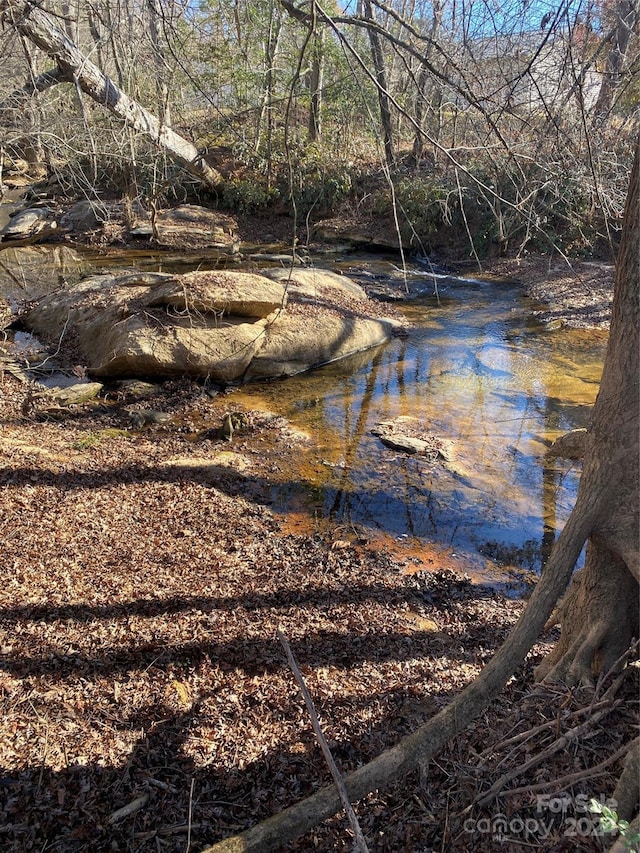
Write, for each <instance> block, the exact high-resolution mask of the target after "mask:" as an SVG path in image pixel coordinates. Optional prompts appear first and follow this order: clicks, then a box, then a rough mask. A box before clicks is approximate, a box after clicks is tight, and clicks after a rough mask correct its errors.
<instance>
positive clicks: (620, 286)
mask: <svg viewBox="0 0 640 853" xmlns="http://www.w3.org/2000/svg"><path fill="white" fill-rule="evenodd" d="M639 319H640V146H638V148H637V150H636V156H635V161H634V165H633V169H632V175H631V183H630V188H629V192H628V196H627V204H626V211H625V222H624V228H623V235H622V244H621V247H620V251H619V255H618V263H617V271H616V285H615V293H614V303H613V312H612V319H611V331H610V339H609V346H608V349H607V355H606V358H605V363H604V370H603V375H602V382H601V386H600V392H599V394H598V397H597V399H596V403H595V406H594V409H593V415H592V418H591V423H590V426H589V429H588V439H587V447H586V452H585V459H584V465H583V472H582V477H581V480H580V487H579V490H578V496H577V498H576V503H575V507H574V509H573V511H572V513H571V515H570V517H569V519H568V521H567V524H566V525H565V527H564V529H563V530H562V532H561V533H560V535H559V537H558V539H557V541H556V543H555V545H554V547H553V550H552V553H551V555H550V557H549V560H548V562H547V565H546V567H545V569H544V572H543V574H542V577H541V579H540V581H539V583H538V585H537V587H536V589H535V590H534V592H533V594H532V596H531V599H530V601H529V604H528V606H527V608H526V610H525V612H524V613H523V615H522V617H521V618H520V620H519V622H518V623H517V625H516V626H515V627H514V628H513V630H512V632H511V634H510V636H509V638H508V639H507V641H506V642H505V644H504V645H503V646H502V647H501V648H500V650H499V651H498V652H497V653H496V655H495V656H494V657H493V658H492V660H491V661H490V662H489V663H488V664H487V666H486V667H485V668H484V670H483V671H482V672H481V673H480V675H479V676H478V677H477V678H476V680H475V681H474V682H472V683H471V684H470V685H469V686H468V687H467V688H466V689H465V690H464V691H463V692H462V693H461V694H460V695H459V696H458V697H457V698H456V699H454V700H453V701H452V702H451V703H450V704H449V705H448V706H447V707H446V708H444V709H443V710H442V711H441V712H440V713H439V714H437V715H436V716H435V717H433V718H432V719H431V720H429V722H428V723H426V724H425V725H423V726H422V727H421V728H419V729H418V730H417V731H415V732H414V733H413V734H411V735H409V736H407V737H406V738H404V739H403V740H401V741H400V742H399V743H398V744H397V745H396V746H394V747H393V748H392V749H390V750H387V751H386V752H384V753H382V755H380V756H378V757H377V758H375V759H374V760H373V761H371V762H370V763H369V764H366V765H364V766H363V767H360V768H359V769H358V770H356V771H355V772H353V773H351V774H350V775H349V776H347V777H346V778H345V780H344V782H345V787H346V790H347V793H348V796H349V798H350V799H351V800H352V801H355V800H358V799H360V798H362V797H364V796H365V795H366V794H367V793H369V792H370V791H373V790H375V789H380V788H384V787H387V786H389V785H390V784H392V783H393V782H395V781H397V780H398V779H400V778H401V777H402V776H404V775H405V774H406V773H408V772H409V771H411V770H413V769H414V768H416V767H420V766H423V765H424V764H425V763H426V762H427V761H429V759H430V758H432V757H433V756H434V755H435V754H436V753H437V752H438V750H440V749H441V748H442V746H443V745H444V744H445V743H446V742H447V741H448V740H449V739H450V738H451V737H453V736H454V735H455V734H457V733H459V732H461V731H462V730H464V728H465V727H466V726H468V724H469V723H470V722H471V720H473V719H474V718H475V717H477V716H478V715H479V714H480V713H482V711H484V709H485V708H487V707H488V705H489V704H490V703H491V702H492V700H493V699H494V698H495V696H496V695H497V693H498V692H499V691H500V690H501V689H502V688H503V687H504V686H505V684H506V682H507V681H508V679H509V678H510V677H511V675H512V674H513V673H514V672H515V670H516V669H517V667H518V666H519V665H520V664H521V663H522V661H523V660H524V658H525V656H526V655H527V653H528V652H529V650H530V649H531V647H532V645H533V644H534V642H535V641H536V639H537V638H538V636H539V634H540V632H541V631H542V630H543V628H544V626H545V623H546V622H547V621H548V620H549V618H550V616H551V614H552V612H553V611H554V608H555V607H556V605H557V603H558V601H559V599H560V598H561V597H562V595H563V594H564V593H565V590H566V589H567V586H568V585H569V582H570V581H571V577H572V575H573V572H574V568H575V565H576V561H577V559H578V557H579V555H580V553H581V551H582V549H583V547H584V545H585V543H587V558H586V563H585V566H584V568H583V569H582V570H581V571H580V572H578V573H577V574H576V575H575V576H574V578H573V581H572V582H571V585H570V587H569V590H568V592H567V594H566V596H565V599H564V602H563V604H562V605H561V607H560V609H559V612H560V620H561V623H562V635H561V639H560V641H559V643H558V644H557V646H556V647H555V649H554V650H553V651H552V653H551V654H550V656H549V658H548V659H546V660H545V661H544V662H543V663H542V665H541V666H540V667H539V669H538V676H539V677H541V678H548V679H559V678H562V679H564V680H566V681H569V682H571V683H584V682H585V681H589V680H590V679H592V678H593V677H594V676H597V675H599V674H601V673H605V672H607V671H608V670H609V669H610V668H611V667H612V665H613V664H614V663H616V662H620V663H621V662H622V660H623V658H624V651H625V650H626V649H628V648H629V647H630V645H631V642H632V639H633V638H634V637H637V636H638V592H639V590H638V584H639V579H640V559H639V548H638V530H639V528H640V512H639V499H638V493H639V487H640V470H639V469H640V444H639V434H640V394H639V386H640V371H639V357H640V338H639ZM639 740H640V739H639ZM637 745H638V741H636V742H635V746H636V747H637ZM636 751H637V750H636ZM636 751H634V752H633V753H631V755H632V760H630V761H628V762H627V765H626V770H625V772H624V773H623V775H622V778H621V785H620V786H619V788H618V790H616V798H617V799H618V800H619V801H620V802H621V803H624V809H625V810H629V809H635V807H636V804H637V801H638V773H637V765H638V762H637V758H636ZM341 806H342V804H341V800H340V796H339V793H338V790H337V789H336V788H335V787H333V786H331V787H326V788H323V789H322V790H320V791H318V792H317V793H316V794H314V795H313V796H311V797H309V798H308V799H306V800H303V801H302V802H300V803H297V804H296V805H293V806H291V807H290V808H288V809H286V810H285V811H283V812H281V813H280V814H278V815H275V816H274V817H271V818H269V819H268V820H266V821H264V822H263V823H260V824H258V825H257V826H255V827H253V828H251V829H249V830H247V831H246V832H244V833H242V834H241V835H239V836H235V837H232V838H228V839H225V840H223V841H220V842H219V843H217V844H214V845H213V846H212V847H209V848H207V850H206V851H203V853H231V851H243V852H244V853H247V851H261V853H264V851H268V850H275V849H277V848H279V847H280V846H281V845H282V844H284V843H286V842H287V841H289V840H291V839H293V838H295V837H297V836H299V835H301V834H303V833H304V832H306V831H308V830H309V829H311V828H312V827H313V826H315V825H317V824H318V823H319V822H320V821H321V820H323V819H325V818H327V817H329V816H331V815H333V814H335V813H336V812H337V811H338V810H339V809H340V808H341ZM621 816H622V815H621ZM624 816H625V817H627V816H628V815H627V814H625V815H624Z"/></svg>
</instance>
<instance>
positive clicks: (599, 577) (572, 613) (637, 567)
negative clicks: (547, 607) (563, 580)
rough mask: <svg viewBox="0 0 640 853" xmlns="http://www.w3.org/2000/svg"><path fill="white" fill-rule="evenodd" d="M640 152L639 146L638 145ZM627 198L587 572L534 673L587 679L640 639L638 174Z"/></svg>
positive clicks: (587, 465)
mask: <svg viewBox="0 0 640 853" xmlns="http://www.w3.org/2000/svg"><path fill="white" fill-rule="evenodd" d="M639 150H640V149H639ZM638 156H639V155H638V152H636V159H635V164H634V169H633V174H632V178H631V186H630V188H629V194H628V197H627V209H626V215H625V231H624V236H623V240H622V245H621V247H620V254H619V257H618V263H617V272H616V292H615V300H614V305H613V314H612V319H611V332H610V338H609V347H608V350H607V357H606V360H605V365H604V372H603V375H602V382H601V384H600V392H599V394H598V399H597V400H596V404H595V406H594V410H593V416H592V419H591V424H590V426H589V429H588V432H587V447H586V453H585V461H584V468H583V472H582V478H581V482H580V488H581V489H585V490H587V489H588V490H590V491H591V492H593V494H594V495H595V496H597V497H598V501H599V511H598V517H597V518H596V519H595V522H594V525H593V528H592V530H591V535H590V539H589V545H588V548H587V558H586V563H585V567H584V569H582V570H581V571H580V572H579V573H578V574H577V575H576V577H575V579H574V581H573V583H572V584H571V587H570V589H569V592H568V593H567V596H566V598H565V600H564V601H563V602H562V604H561V606H560V608H559V610H558V616H559V619H560V623H561V625H562V636H561V638H560V641H559V643H558V644H557V646H556V647H555V648H554V650H553V651H552V653H551V654H550V655H549V657H548V658H547V659H546V660H545V661H543V663H542V664H541V665H540V666H539V667H538V669H537V671H536V677H538V678H547V679H561V680H563V681H567V682H569V683H571V684H579V683H588V682H589V681H590V680H591V679H592V678H593V677H594V676H597V675H599V674H600V673H602V672H606V671H607V670H608V669H609V668H610V667H611V666H612V665H613V663H614V662H615V661H616V660H617V659H618V658H619V657H620V656H621V655H622V654H623V653H624V651H625V649H627V648H628V647H629V643H630V641H631V639H632V638H634V637H636V638H637V637H638V592H639V590H638V583H639V582H640V558H639V554H638V541H639V535H640V533H639V532H640V511H639V507H638V500H639V499H638V490H639V488H640V393H639V385H640V332H639V327H640V178H639V176H638V169H639V165H638Z"/></svg>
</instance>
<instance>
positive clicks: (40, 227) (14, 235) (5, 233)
mask: <svg viewBox="0 0 640 853" xmlns="http://www.w3.org/2000/svg"><path fill="white" fill-rule="evenodd" d="M56 227H57V223H56V222H55V220H54V219H53V211H52V210H51V209H50V208H48V207H29V208H27V209H26V210H20V211H18V213H14V215H13V216H12V217H11V219H10V220H9V222H8V223H7V224H6V225H5V226H4V228H3V229H2V231H0V240H27V239H32V238H43V237H45V236H48V235H49V234H50V233H51V232H52V231H54V230H55V229H56Z"/></svg>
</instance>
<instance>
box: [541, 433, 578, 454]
mask: <svg viewBox="0 0 640 853" xmlns="http://www.w3.org/2000/svg"><path fill="white" fill-rule="evenodd" d="M586 440H587V431H586V429H572V430H569V432H566V433H565V434H564V435H561V436H560V437H559V438H556V440H555V441H554V442H553V444H552V445H551V447H550V448H549V449H548V450H547V454H546V455H547V458H549V459H554V458H555V459H558V458H559V459H582V458H583V457H584V450H585V444H586Z"/></svg>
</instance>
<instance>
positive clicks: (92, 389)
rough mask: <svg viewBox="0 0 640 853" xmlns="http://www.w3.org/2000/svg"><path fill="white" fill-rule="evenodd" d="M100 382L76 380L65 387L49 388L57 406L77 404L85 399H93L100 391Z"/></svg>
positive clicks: (85, 400)
mask: <svg viewBox="0 0 640 853" xmlns="http://www.w3.org/2000/svg"><path fill="white" fill-rule="evenodd" d="M102 388H103V385H102V383H100V382H78V383H76V384H75V385H69V386H68V387H66V388H50V389H49V390H50V393H51V396H52V398H53V400H54V401H55V402H56V403H57V404H58V405H59V406H79V405H81V404H82V403H86V402H87V400H93V398H94V397H97V396H98V394H99V393H100V392H101V391H102Z"/></svg>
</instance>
